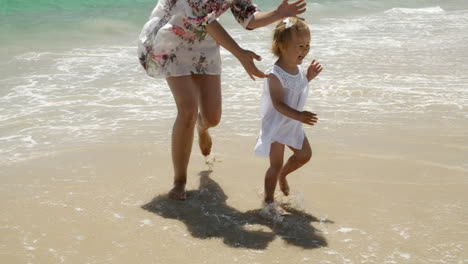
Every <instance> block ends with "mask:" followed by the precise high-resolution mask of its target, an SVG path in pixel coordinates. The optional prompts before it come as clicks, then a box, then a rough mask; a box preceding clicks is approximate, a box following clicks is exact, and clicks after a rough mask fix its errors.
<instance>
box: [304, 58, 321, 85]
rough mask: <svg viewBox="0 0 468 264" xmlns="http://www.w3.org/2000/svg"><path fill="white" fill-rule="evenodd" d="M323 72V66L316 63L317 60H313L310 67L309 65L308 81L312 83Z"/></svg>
mask: <svg viewBox="0 0 468 264" xmlns="http://www.w3.org/2000/svg"><path fill="white" fill-rule="evenodd" d="M322 70H323V68H322V65H320V63H318V61H317V62H315V60H313V61H312V62H311V63H310V65H309V68H308V69H307V79H308V80H309V82H310V81H312V80H313V79H314V78H315V77H317V75H318V74H319V73H320V72H321V71H322Z"/></svg>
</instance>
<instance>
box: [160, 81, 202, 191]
mask: <svg viewBox="0 0 468 264" xmlns="http://www.w3.org/2000/svg"><path fill="white" fill-rule="evenodd" d="M167 83H168V84H169V87H170V88H171V92H172V95H173V96H174V100H175V102H176V105H177V118H176V120H175V122H174V126H173V128H172V142H171V146H172V163H173V165H174V187H173V188H172V190H171V191H170V192H169V197H170V198H172V199H175V200H185V198H186V194H185V184H186V182H187V167H188V163H189V159H190V152H191V151H192V143H193V132H194V128H195V123H196V121H197V113H198V89H197V86H196V84H195V82H194V80H193V78H192V76H190V75H189V76H178V77H168V78H167Z"/></svg>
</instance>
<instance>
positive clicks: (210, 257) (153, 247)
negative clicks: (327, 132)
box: [0, 131, 468, 263]
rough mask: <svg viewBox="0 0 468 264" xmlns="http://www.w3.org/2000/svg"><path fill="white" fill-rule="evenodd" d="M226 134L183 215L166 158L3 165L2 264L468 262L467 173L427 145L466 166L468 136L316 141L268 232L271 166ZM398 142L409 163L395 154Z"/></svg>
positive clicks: (89, 156) (148, 150) (248, 144)
mask: <svg viewBox="0 0 468 264" xmlns="http://www.w3.org/2000/svg"><path fill="white" fill-rule="evenodd" d="M309 132H310V131H309ZM309 132H308V133H309ZM227 133H228V131H224V132H223V131H218V136H217V137H216V136H214V140H215V148H214V149H213V152H214V153H213V155H212V156H211V157H210V159H209V160H208V161H206V160H205V159H204V158H203V157H202V156H201V155H200V154H199V150H198V148H197V144H196V141H195V144H194V151H193V155H192V159H191V163H190V165H189V178H188V186H187V190H188V200H187V201H186V202H179V201H172V200H169V199H168V198H167V195H166V192H167V191H168V190H169V188H170V186H171V182H172V164H171V160H170V156H169V152H168V150H167V149H168V146H161V145H152V144H146V145H143V144H127V145H124V144H121V145H96V146H92V147H87V148H79V149H69V150H65V151H61V152H57V153H54V154H50V155H47V156H42V157H36V158H31V159H28V160H23V161H17V162H14V163H8V164H6V163H5V164H3V165H2V166H1V167H0V179H1V183H0V190H1V191H0V206H1V208H2V211H1V213H0V260H1V262H2V263H132V262H135V261H138V262H139V263H187V262H189V263H221V262H223V263H468V253H467V252H468V250H467V248H468V239H467V237H468V231H467V230H468V228H467V227H468V221H467V219H468V210H467V208H466V205H467V202H468V195H467V194H466V190H467V176H468V175H467V171H466V170H465V169H463V168H458V167H450V166H442V165H441V164H437V163H434V162H429V161H428V160H430V159H424V158H423V157H425V156H427V155H428V152H426V150H427V149H426V148H425V147H424V146H426V147H427V144H419V145H418V142H426V140H427V142H429V139H432V141H431V142H432V144H438V143H440V144H438V145H439V147H437V149H438V150H441V152H440V153H439V154H437V155H440V157H441V158H440V159H439V160H441V159H442V157H446V158H447V159H449V158H450V157H451V156H450V155H452V156H453V157H452V158H455V159H456V158H457V157H458V158H460V157H459V156H458V155H459V154H460V153H461V154H466V153H467V149H466V145H463V144H461V145H460V144H459V142H460V141H461V142H462V143H463V142H464V141H465V139H466V137H465V136H464V135H463V134H458V136H452V137H450V140H449V137H448V136H445V137H444V136H443V135H438V136H435V135H426V136H415V137H410V135H406V136H405V135H404V136H403V137H402V136H401V135H400V136H399V137H391V136H389V135H384V134H380V136H385V137H387V140H384V141H382V140H378V138H377V136H376V137H375V138H374V139H373V138H372V136H370V134H371V133H369V134H368V135H367V137H362V140H363V142H367V143H371V142H374V141H375V142H380V144H382V145H387V146H388V148H381V147H380V146H376V149H380V150H382V151H381V152H380V153H375V152H372V151H368V150H365V149H364V147H363V148H361V149H356V148H355V147H350V146H342V145H337V144H330V142H328V141H327V140H324V139H323V138H322V139H319V140H311V145H312V148H313V153H314V154H313V158H312V160H311V162H309V163H308V164H307V165H305V167H304V168H302V169H300V170H299V171H297V172H295V173H293V174H292V175H290V177H289V178H288V179H289V184H290V187H291V196H290V197H287V198H286V197H283V196H282V195H281V194H280V193H279V192H277V194H276V198H277V199H278V201H280V202H282V203H285V204H289V205H288V206H286V208H287V209H288V211H289V212H290V213H291V215H289V216H285V217H283V218H279V219H265V218H263V217H261V216H260V214H259V212H260V209H261V199H262V193H263V175H264V172H265V170H266V166H267V160H266V159H264V158H260V157H256V156H254V155H253V154H252V146H254V142H255V138H254V137H239V136H237V137H226V135H227ZM214 134H215V135H216V132H215V133H214ZM309 134H310V133H309ZM309 137H310V135H309ZM402 138H404V139H405V140H406V141H405V140H402ZM434 139H437V140H439V141H440V142H438V141H437V140H434ZM410 141H411V142H413V144H408V142H410ZM442 141H443V142H442ZM240 142H241V143H242V144H240ZM363 142H361V143H363ZM395 142H399V144H400V145H401V146H407V148H408V149H411V150H412V151H411V152H409V153H406V152H405V150H401V153H400V154H398V151H392V149H393V150H395V149H397V146H398V144H396V143H395ZM442 143H443V144H445V145H447V148H453V150H452V151H447V150H446V151H445V153H444V152H443V149H441V147H440V146H442V145H443V144H442ZM355 145H360V142H356V143H355ZM361 145H362V146H364V145H365V144H361ZM417 146H420V147H417ZM457 151H458V152H457ZM403 153H406V154H403ZM288 154H289V153H288ZM415 157H419V158H415ZM465 157H466V155H465Z"/></svg>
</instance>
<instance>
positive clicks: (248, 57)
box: [205, 20, 266, 80]
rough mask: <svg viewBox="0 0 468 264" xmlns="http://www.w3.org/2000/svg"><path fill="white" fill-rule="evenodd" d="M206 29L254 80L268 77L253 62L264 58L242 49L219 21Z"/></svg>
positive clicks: (210, 24)
mask: <svg viewBox="0 0 468 264" xmlns="http://www.w3.org/2000/svg"><path fill="white" fill-rule="evenodd" d="M205 28H206V31H207V32H208V34H210V36H211V37H212V38H213V39H214V40H216V42H217V43H218V44H219V45H221V46H222V47H223V48H225V49H227V50H228V51H229V52H231V53H232V54H233V55H234V56H235V57H236V58H237V59H238V60H239V61H240V63H241V64H242V66H244V69H245V70H246V71H247V74H249V76H250V78H252V80H255V77H254V76H257V77H260V78H265V77H266V75H265V73H263V72H261V71H260V70H259V69H258V68H257V66H255V64H254V62H253V60H254V59H256V60H258V61H260V60H262V58H261V57H260V56H258V55H257V54H255V53H254V52H253V51H250V50H245V49H242V48H241V47H240V46H239V45H238V44H237V43H236V42H235V41H234V40H233V39H232V38H231V36H230V35H229V34H228V33H227V32H226V30H224V28H223V26H221V24H219V23H218V21H216V20H215V21H213V22H211V23H209V24H208V25H206V27H205Z"/></svg>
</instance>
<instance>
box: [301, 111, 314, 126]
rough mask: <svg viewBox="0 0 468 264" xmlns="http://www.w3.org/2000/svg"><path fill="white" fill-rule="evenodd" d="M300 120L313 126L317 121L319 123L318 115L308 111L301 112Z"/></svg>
mask: <svg viewBox="0 0 468 264" xmlns="http://www.w3.org/2000/svg"><path fill="white" fill-rule="evenodd" d="M299 121H301V122H302V123H304V124H307V125H311V126H313V125H315V123H317V121H318V118H317V115H316V114H314V113H311V112H308V111H302V112H301V113H300V114H299Z"/></svg>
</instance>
